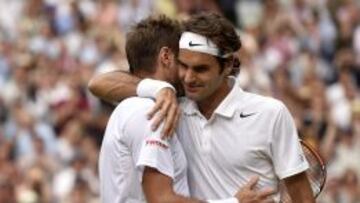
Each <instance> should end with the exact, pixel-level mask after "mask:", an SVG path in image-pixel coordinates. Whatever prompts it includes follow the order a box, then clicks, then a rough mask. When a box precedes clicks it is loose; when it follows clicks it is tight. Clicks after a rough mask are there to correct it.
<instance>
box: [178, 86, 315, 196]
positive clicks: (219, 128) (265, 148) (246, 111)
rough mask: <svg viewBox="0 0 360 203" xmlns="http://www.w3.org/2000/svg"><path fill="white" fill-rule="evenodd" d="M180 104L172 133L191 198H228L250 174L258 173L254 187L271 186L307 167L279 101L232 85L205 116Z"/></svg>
mask: <svg viewBox="0 0 360 203" xmlns="http://www.w3.org/2000/svg"><path fill="white" fill-rule="evenodd" d="M233 82H234V81H233ZM180 103H181V107H182V109H183V114H182V118H181V120H180V122H179V127H178V128H177V131H178V135H179V140H180V142H181V143H182V146H183V148H184V151H185V154H186V157H187V161H188V169H189V170H188V175H189V187H190V193H191V196H193V197H196V198H200V199H205V198H207V199H209V198H210V199H221V198H225V197H229V196H232V195H234V194H235V193H236V192H237V191H238V189H239V188H240V186H243V185H244V184H245V183H246V182H248V181H249V179H250V178H251V177H252V176H254V175H258V176H260V180H259V182H258V184H257V188H263V187H265V186H271V187H273V188H275V189H276V188H277V186H278V181H279V179H283V178H286V177H289V176H292V175H295V174H298V173H300V172H303V171H305V170H306V169H307V168H308V163H307V161H306V160H305V158H304V155H303V151H302V149H301V146H300V143H299V140H298V134H297V131H296V128H295V125H294V122H293V120H292V117H291V115H290V113H289V111H288V110H287V108H286V107H285V106H284V104H283V103H281V102H280V101H278V100H275V99H273V98H269V97H263V96H260V95H255V94H252V93H247V92H244V91H242V90H241V89H240V87H239V85H238V84H237V83H236V84H235V85H233V88H232V90H231V92H230V93H229V94H228V95H227V97H226V98H225V99H224V100H223V101H222V103H221V104H220V105H219V106H218V108H217V109H216V110H215V112H214V114H213V116H212V117H211V118H210V119H209V120H207V119H206V118H205V117H203V116H202V114H201V113H200V112H199V110H198V108H197V106H196V104H195V103H194V102H193V101H191V100H189V99H187V98H182V99H181V102H180ZM278 199H279V194H277V195H275V196H274V200H278Z"/></svg>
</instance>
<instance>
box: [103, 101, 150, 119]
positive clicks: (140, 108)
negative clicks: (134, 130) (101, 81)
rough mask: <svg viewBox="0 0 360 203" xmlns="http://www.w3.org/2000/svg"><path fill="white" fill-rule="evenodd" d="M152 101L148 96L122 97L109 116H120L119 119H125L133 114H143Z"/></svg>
mask: <svg viewBox="0 0 360 203" xmlns="http://www.w3.org/2000/svg"><path fill="white" fill-rule="evenodd" d="M154 103H155V102H154V101H153V100H152V99H149V98H141V97H130V98H127V99H124V100H123V101H121V102H120V103H119V104H118V105H117V106H116V107H115V109H114V111H113V112H112V115H111V118H112V117H114V118H121V120H127V119H129V118H130V117H131V116H134V115H145V114H146V113H147V111H148V110H149V109H150V108H151V107H152V106H153V105H154ZM111 118H110V119H111Z"/></svg>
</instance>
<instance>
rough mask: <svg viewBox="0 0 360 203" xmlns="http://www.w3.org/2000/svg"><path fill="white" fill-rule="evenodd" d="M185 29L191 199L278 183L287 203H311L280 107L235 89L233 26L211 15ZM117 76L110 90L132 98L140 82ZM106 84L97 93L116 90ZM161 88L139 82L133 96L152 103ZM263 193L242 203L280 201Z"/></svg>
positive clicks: (182, 125) (181, 129)
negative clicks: (285, 192)
mask: <svg viewBox="0 0 360 203" xmlns="http://www.w3.org/2000/svg"><path fill="white" fill-rule="evenodd" d="M183 25H184V29H185V30H184V33H183V35H182V36H181V39H180V42H179V48H180V49H179V55H178V57H177V62H178V64H179V66H178V69H179V71H178V72H179V78H180V82H181V84H182V86H183V88H184V92H185V95H186V97H184V98H181V99H180V106H181V108H182V111H183V112H182V114H181V118H180V121H179V124H178V127H177V130H176V132H177V135H178V138H179V140H180V142H181V144H182V146H183V148H184V152H185V155H186V157H187V160H188V176H189V178H188V180H189V186H190V194H191V196H193V197H195V198H199V199H224V198H227V197H229V196H233V195H234V194H235V193H236V192H237V189H238V187H239V186H241V185H247V186H249V184H247V183H248V182H249V180H250V182H251V184H250V187H249V189H250V190H252V191H251V192H252V194H254V193H258V192H257V191H263V190H264V188H277V187H278V183H279V181H280V180H281V179H282V180H284V182H285V185H286V187H287V189H288V191H289V194H290V196H291V198H292V200H293V202H295V203H297V202H299V203H300V202H301V203H307V202H310V203H313V202H315V200H314V198H313V196H312V191H311V189H310V185H309V182H308V179H307V177H306V174H305V171H306V170H307V168H308V163H307V161H306V160H305V159H304V155H303V152H302V150H301V147H300V143H299V141H298V135H297V131H296V128H295V125H294V122H293V119H292V117H291V115H290V113H289V111H288V109H287V108H286V107H285V105H284V104H283V103H282V102H281V101H278V100H276V99H273V98H268V97H263V96H260V95H255V94H252V93H248V92H245V91H243V90H241V89H240V87H239V84H238V83H237V81H236V80H235V79H234V78H232V77H229V75H230V73H232V71H233V67H234V66H236V65H238V64H237V62H236V58H235V57H234V56H233V53H234V52H236V51H238V50H239V48H240V47H241V44H240V40H239V37H238V36H237V34H236V32H235V30H234V27H233V26H232V25H231V23H229V22H228V21H227V20H226V19H224V18H223V17H221V16H219V15H216V14H200V15H197V16H194V17H192V18H190V19H189V20H188V21H186V22H184V24H183ZM109 75H110V74H109ZM109 75H108V76H109ZM111 75H112V76H115V74H113V73H112V74H111ZM120 75H121V76H120ZM119 76H120V77H119ZM116 77H118V78H114V77H110V78H111V79H112V81H113V84H117V85H118V84H122V85H121V88H122V89H121V90H120V89H117V92H116V95H117V96H119V95H121V96H122V97H121V98H124V97H126V96H128V95H129V92H131V94H134V91H133V89H134V87H133V86H132V85H131V83H129V82H128V81H136V83H137V82H138V81H139V79H134V78H132V79H129V76H128V75H126V76H124V75H123V74H117V75H116ZM104 78H106V77H104ZM108 78H109V77H108ZM108 78H107V79H108ZM124 78H126V79H124ZM130 78H131V77H130ZM108 81H109V80H108ZM115 81H116V82H115ZM124 81H125V82H124ZM107 84H108V85H104V84H101V85H98V87H101V88H99V89H102V90H101V91H103V92H106V93H109V91H108V90H109V89H111V90H114V89H115V88H114V86H113V85H111V84H109V83H107ZM159 84H161V85H162V84H163V82H162V83H159ZM161 85H156V84H155V81H154V80H148V79H145V80H142V81H141V82H140V83H139V84H138V87H137V93H138V95H146V96H147V95H151V94H152V95H151V97H152V98H155V95H154V94H157V93H158V92H159V91H157V92H156V93H154V91H149V89H151V88H149V86H152V88H153V90H155V89H156V90H159V86H161ZM144 87H146V88H144ZM143 90H146V91H148V92H144V91H143ZM101 91H97V93H99V92H101ZM121 91H122V93H121ZM131 94H130V95H131ZM97 95H100V96H101V95H104V94H97ZM165 109H166V108H165ZM162 110H163V109H162ZM170 111H171V110H170ZM162 112H165V111H162ZM285 154H286V158H285V157H284V155H285ZM254 176H259V177H260V179H259V181H258V183H257V184H256V181H255V182H254V181H252V180H253V179H251V177H254ZM255 188H256V189H258V190H255V191H254V190H253V189H255ZM299 191H301V192H299ZM258 194H260V193H258ZM269 194H271V191H270V190H269V191H268V192H267V193H261V194H260V195H257V196H255V197H254V198H253V199H252V200H250V201H248V202H272V201H277V202H278V201H279V194H278V193H277V194H276V195H274V196H273V197H272V198H268V195H269ZM229 201H234V199H233V200H229ZM244 202H245V201H244ZM241 203H243V202H241Z"/></svg>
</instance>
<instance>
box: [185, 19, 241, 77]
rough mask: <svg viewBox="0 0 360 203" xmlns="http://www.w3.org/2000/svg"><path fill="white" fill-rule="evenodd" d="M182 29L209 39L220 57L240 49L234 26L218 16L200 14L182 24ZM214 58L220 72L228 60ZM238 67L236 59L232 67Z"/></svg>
mask: <svg viewBox="0 0 360 203" xmlns="http://www.w3.org/2000/svg"><path fill="white" fill-rule="evenodd" d="M183 29H184V31H189V32H193V33H197V34H200V35H203V36H205V37H207V38H208V39H210V40H211V41H212V42H213V43H215V44H216V46H217V47H218V48H219V51H220V53H219V54H221V55H223V54H228V53H233V52H236V51H238V50H239V49H240V48H241V41H240V38H239V36H238V34H237V33H236V31H235V28H234V26H233V25H232V24H231V22H229V21H228V20H227V19H226V18H224V17H222V16H221V15H219V14H215V13H201V14H197V15H194V16H192V17H191V18H190V19H189V20H188V21H185V22H184V23H183ZM216 58H217V60H218V62H219V64H220V67H221V71H222V70H223V69H224V64H225V62H226V61H227V60H228V59H224V58H220V57H216ZM239 65H240V62H239V61H238V59H237V61H234V66H237V68H238V66H239Z"/></svg>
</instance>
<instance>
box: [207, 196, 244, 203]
mask: <svg viewBox="0 0 360 203" xmlns="http://www.w3.org/2000/svg"><path fill="white" fill-rule="evenodd" d="M207 202H208V203H240V202H239V200H238V199H236V198H235V197H231V198H228V199H219V200H207Z"/></svg>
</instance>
